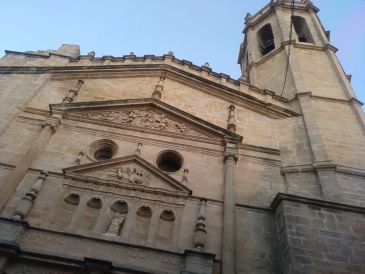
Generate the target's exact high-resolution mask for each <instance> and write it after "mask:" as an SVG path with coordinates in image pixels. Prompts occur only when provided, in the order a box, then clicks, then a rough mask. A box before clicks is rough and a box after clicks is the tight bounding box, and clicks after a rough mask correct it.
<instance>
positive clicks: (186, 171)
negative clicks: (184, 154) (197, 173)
mask: <svg viewBox="0 0 365 274" xmlns="http://www.w3.org/2000/svg"><path fill="white" fill-rule="evenodd" d="M188 175H189V169H187V168H185V169H184V174H183V177H182V179H181V183H182V184H183V185H186V184H187V183H188Z"/></svg>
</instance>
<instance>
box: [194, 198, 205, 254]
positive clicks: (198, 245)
mask: <svg viewBox="0 0 365 274" xmlns="http://www.w3.org/2000/svg"><path fill="white" fill-rule="evenodd" d="M206 206H207V200H206V199H201V200H200V208H199V214H198V221H197V222H196V225H195V231H194V249H195V250H204V247H205V244H206V240H207V230H206V224H205V219H206V214H205V209H206Z"/></svg>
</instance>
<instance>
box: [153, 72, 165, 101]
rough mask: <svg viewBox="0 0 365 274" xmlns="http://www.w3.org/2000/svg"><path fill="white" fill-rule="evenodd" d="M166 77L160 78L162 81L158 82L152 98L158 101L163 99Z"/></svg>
mask: <svg viewBox="0 0 365 274" xmlns="http://www.w3.org/2000/svg"><path fill="white" fill-rule="evenodd" d="M165 79H166V77H165V75H163V74H162V75H161V76H160V79H159V80H158V83H157V85H156V87H155V90H154V91H153V94H152V98H154V99H156V100H161V97H162V91H163V84H164V82H165Z"/></svg>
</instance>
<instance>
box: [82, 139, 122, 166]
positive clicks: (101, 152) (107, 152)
mask: <svg viewBox="0 0 365 274" xmlns="http://www.w3.org/2000/svg"><path fill="white" fill-rule="evenodd" d="M117 151H118V145H117V144H116V143H115V142H114V141H112V140H108V139H99V140H96V141H94V142H93V143H92V144H91V145H90V148H89V152H88V155H89V157H90V158H91V159H93V160H96V161H105V160H109V159H111V158H113V156H114V155H115V154H116V153H117Z"/></svg>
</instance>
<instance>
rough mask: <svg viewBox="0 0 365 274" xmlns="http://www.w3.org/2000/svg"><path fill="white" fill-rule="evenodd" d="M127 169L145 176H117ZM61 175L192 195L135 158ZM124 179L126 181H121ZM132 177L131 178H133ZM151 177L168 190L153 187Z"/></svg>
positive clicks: (156, 191) (116, 160) (65, 172)
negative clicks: (160, 182)
mask: <svg viewBox="0 0 365 274" xmlns="http://www.w3.org/2000/svg"><path fill="white" fill-rule="evenodd" d="M131 165H133V166H135V165H137V166H138V167H132V168H131V167H130V166H131ZM128 168H129V169H133V170H137V169H138V170H139V171H138V172H139V174H147V175H146V176H139V177H138V180H136V179H135V173H130V174H131V175H129V174H126V172H125V173H122V174H119V173H120V170H121V169H122V170H124V171H126V170H127V169H128ZM95 170H96V172H97V171H98V170H99V172H97V174H95ZM63 172H64V175H65V177H66V178H71V179H74V180H77V181H85V182H92V183H95V184H102V185H105V186H112V187H119V188H127V189H132V190H138V191H142V192H150V193H160V194H169V195H178V196H185V197H187V196H189V195H191V194H192V191H191V190H190V189H189V188H188V187H186V186H185V185H183V184H181V183H180V182H178V181H177V180H175V179H174V178H172V177H171V176H169V175H168V174H166V173H165V172H163V171H161V170H159V169H158V168H156V167H154V166H153V165H152V164H150V163H149V162H147V161H146V160H144V159H142V158H141V157H139V156H137V155H131V156H126V157H120V158H115V159H111V160H106V161H101V162H96V163H89V164H85V165H80V166H74V167H69V168H65V169H63ZM89 172H93V173H92V174H90V175H91V176H90V175H89V174H88V173H89ZM114 173H115V174H114ZM123 174H124V175H123ZM98 175H99V176H98ZM123 176H125V177H128V178H122V177H123ZM131 176H133V178H132V177H131ZM152 176H153V177H154V178H156V179H158V180H160V181H162V183H163V184H166V186H169V188H170V189H167V188H163V187H161V186H160V187H155V186H154V184H155V182H154V179H153V178H151V177H152ZM171 188H173V190H171Z"/></svg>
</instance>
